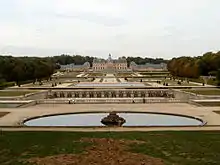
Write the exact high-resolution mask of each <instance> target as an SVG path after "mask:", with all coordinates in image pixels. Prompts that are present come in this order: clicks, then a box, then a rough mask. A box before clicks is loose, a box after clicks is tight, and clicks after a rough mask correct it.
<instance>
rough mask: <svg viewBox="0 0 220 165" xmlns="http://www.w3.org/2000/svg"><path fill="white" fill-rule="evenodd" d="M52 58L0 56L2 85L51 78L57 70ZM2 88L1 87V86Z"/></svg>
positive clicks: (0, 81)
mask: <svg viewBox="0 0 220 165" xmlns="http://www.w3.org/2000/svg"><path fill="white" fill-rule="evenodd" d="M57 67H58V66H56V63H54V61H53V59H52V58H48V57H46V58H38V57H12V56H0V84H2V83H4V82H12V81H14V82H16V83H17V84H18V85H20V84H21V83H22V82H25V81H27V80H30V81H32V82H33V83H34V82H35V81H36V80H37V81H41V80H42V79H43V78H49V77H50V76H51V75H52V74H53V73H54V70H55V69H56V68H57ZM0 86H1V85H0Z"/></svg>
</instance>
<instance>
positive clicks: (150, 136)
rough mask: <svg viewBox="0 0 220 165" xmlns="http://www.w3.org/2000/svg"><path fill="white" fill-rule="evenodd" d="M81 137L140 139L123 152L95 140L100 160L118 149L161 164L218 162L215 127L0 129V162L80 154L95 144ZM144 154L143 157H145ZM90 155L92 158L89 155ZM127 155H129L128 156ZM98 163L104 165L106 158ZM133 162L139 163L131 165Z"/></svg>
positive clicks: (219, 137)
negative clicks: (195, 129) (119, 130)
mask: <svg viewBox="0 0 220 165" xmlns="http://www.w3.org/2000/svg"><path fill="white" fill-rule="evenodd" d="M81 138H89V139H90V138H111V139H115V140H118V141H119V139H120V140H121V141H120V142H123V141H127V140H130V141H131V140H135V141H140V142H141V143H134V144H127V148H126V151H123V152H122V150H120V148H119V146H117V145H116V146H115V147H116V150H114V146H111V145H109V143H102V144H101V143H100V144H96V145H97V147H93V148H92V151H90V152H89V154H94V152H95V155H94V156H93V157H95V156H96V157H99V156H100V158H99V159H98V160H97V161H100V160H102V157H101V156H102V155H103V154H104V156H105V158H104V159H105V160H106V161H107V159H108V156H109V155H111V154H109V152H112V154H114V152H113V151H115V152H118V151H120V152H121V155H120V154H119V156H118V155H117V158H115V159H118V158H119V159H120V157H122V158H123V156H124V155H123V153H126V154H128V153H130V154H131V156H134V154H133V155H132V153H136V154H135V157H138V156H140V155H141V156H142V157H144V156H148V158H149V159H150V158H151V159H160V160H162V162H163V163H162V164H164V165H176V164H178V165H217V164H220V132H217V131H216V132H215V131H206V132H202V131H201V132H199V131H198V132H187V131H183V132H181V131H176V132H122V133H116V132H115V133H113V132H106V133H103V132H96V133H94V132H93V133H79V132H78V133H77V132H1V133H0V164H1V165H6V164H7V165H24V164H25V165H27V164H31V163H30V162H27V161H25V160H30V158H39V159H40V158H42V159H45V157H49V156H50V158H51V156H53V155H56V157H54V158H53V161H54V159H56V158H57V157H58V155H61V154H64V155H65V158H66V159H67V158H68V155H69V154H77V155H82V154H83V153H84V152H83V151H85V150H87V147H91V146H93V145H95V144H94V143H93V142H88V141H83V140H80V139H81ZM122 139H123V140H122ZM118 144H119V143H118ZM106 146H107V147H106ZM103 148H104V150H103ZM96 152H97V153H96ZM84 154H86V153H84ZM143 155H144V156H143ZM144 158H145V159H146V157H144ZM87 159H89V155H88V153H87V156H84V157H83V161H84V163H81V164H83V165H84V164H85V161H86V160H87ZM90 159H92V158H91V157H90ZM127 159H129V157H128V158H127ZM45 160H46V159H45ZM62 161H63V163H61V164H65V163H64V162H65V159H62ZM110 161H113V160H110ZM72 162H73V160H72ZM41 163H42V162H41ZM53 163H54V162H53ZM32 164H33V163H32ZM39 164H40V163H39ZM46 164H47V163H46ZM48 164H49V163H48ZM54 164H55V163H54ZM79 164H80V163H79ZM88 164H89V163H88ZM101 164H103V165H105V162H102V163H101ZM136 164H138V163H135V164H132V165H136ZM146 164H147V163H146ZM160 164H161V163H160ZM96 165H99V163H96Z"/></svg>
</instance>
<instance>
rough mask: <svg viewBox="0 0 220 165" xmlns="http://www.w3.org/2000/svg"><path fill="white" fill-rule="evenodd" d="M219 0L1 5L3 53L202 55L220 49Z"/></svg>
mask: <svg viewBox="0 0 220 165" xmlns="http://www.w3.org/2000/svg"><path fill="white" fill-rule="evenodd" d="M219 5H220V1H219V0H212V1H210V0H184V1H182V0H179V1H176V0H166V1H164V0H155V1H152V0H120V1H118V0H108V1H107V0H80V1H73V0H62V1H60V0H46V1H45V0H38V1H36V0H8V1H0V23H1V25H0V38H1V40H0V47H1V49H0V54H4V53H12V54H15V55H18V54H19V55H22V54H25V55H45V56H47V55H57V54H59V53H62V52H63V53H65V52H67V53H70V54H74V53H75V52H77V53H81V54H83V55H95V56H103V57H107V56H108V53H109V52H111V53H112V54H113V56H114V57H117V56H120V55H125V56H128V55H129V56H132V55H133V56H134V55H141V56H150V57H160V56H161V57H165V58H171V57H173V56H181V55H193V56H194V55H200V54H201V52H204V51H212V50H214V51H215V50H218V49H219V48H220V46H219V44H218V43H219V42H220V31H219V29H218V27H219V26H220V17H219V15H220V10H219V9H218V6H219Z"/></svg>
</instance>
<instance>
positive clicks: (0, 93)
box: [0, 90, 37, 97]
mask: <svg viewBox="0 0 220 165" xmlns="http://www.w3.org/2000/svg"><path fill="white" fill-rule="evenodd" d="M34 92H37V91H4V90H1V91H0V97H7V96H21V95H24V94H28V93H34Z"/></svg>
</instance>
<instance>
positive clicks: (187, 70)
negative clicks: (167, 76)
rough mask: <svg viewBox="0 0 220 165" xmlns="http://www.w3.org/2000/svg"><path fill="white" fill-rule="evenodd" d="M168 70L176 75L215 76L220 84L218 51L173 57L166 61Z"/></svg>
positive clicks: (219, 56)
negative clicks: (196, 55) (195, 55)
mask: <svg viewBox="0 0 220 165" xmlns="http://www.w3.org/2000/svg"><path fill="white" fill-rule="evenodd" d="M167 69H168V71H169V72H170V73H171V74H172V75H173V76H176V77H187V78H199V77H200V76H212V77H216V79H217V81H218V85H219V84H220V51H219V52H217V53H213V52H207V53H205V54H203V55H202V56H198V57H186V56H185V57H179V58H173V59H171V60H170V61H169V62H168V63H167Z"/></svg>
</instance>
